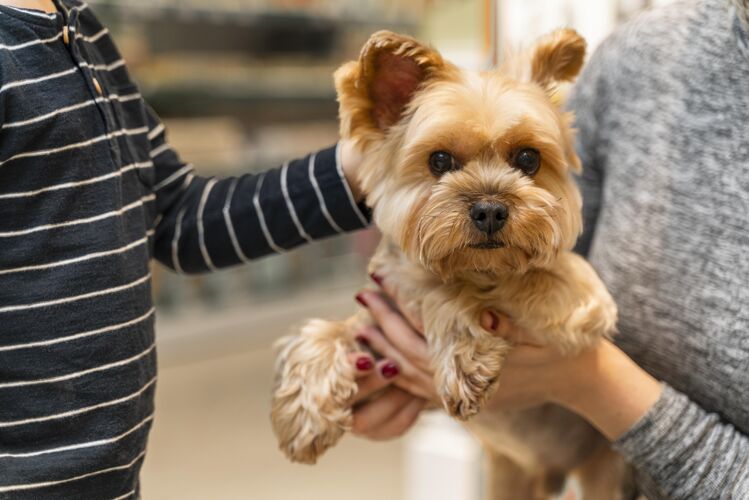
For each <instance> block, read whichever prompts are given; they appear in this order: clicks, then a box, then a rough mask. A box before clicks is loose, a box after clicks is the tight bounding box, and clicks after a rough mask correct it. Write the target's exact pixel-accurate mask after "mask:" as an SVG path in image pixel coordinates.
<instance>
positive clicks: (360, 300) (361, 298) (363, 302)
mask: <svg viewBox="0 0 749 500" xmlns="http://www.w3.org/2000/svg"><path fill="white" fill-rule="evenodd" d="M356 301H357V302H358V303H359V304H361V305H363V306H364V307H367V301H366V300H364V295H362V294H361V293H359V294H357V295H356Z"/></svg>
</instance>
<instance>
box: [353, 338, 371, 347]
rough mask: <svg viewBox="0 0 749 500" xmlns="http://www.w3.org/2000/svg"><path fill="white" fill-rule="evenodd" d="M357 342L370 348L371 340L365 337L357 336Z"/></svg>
mask: <svg viewBox="0 0 749 500" xmlns="http://www.w3.org/2000/svg"><path fill="white" fill-rule="evenodd" d="M356 341H357V342H359V343H360V344H361V345H363V346H367V347H369V339H368V338H367V337H365V336H364V335H357V337H356Z"/></svg>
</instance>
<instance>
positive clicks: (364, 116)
mask: <svg viewBox="0 0 749 500" xmlns="http://www.w3.org/2000/svg"><path fill="white" fill-rule="evenodd" d="M444 67H445V62H444V60H443V59H442V56H441V55H440V54H439V53H438V52H437V51H436V50H434V49H432V48H431V47H428V46H426V45H422V44H421V43H419V42H418V41H416V40H414V39H413V38H411V37H408V36H404V35H398V34H396V33H392V32H390V31H378V32H377V33H375V34H373V35H372V36H371V37H370V38H369V40H368V41H367V43H366V44H365V45H364V48H363V49H362V51H361V54H360V56H359V60H358V61H352V62H349V63H347V64H345V65H343V66H342V67H340V68H339V69H338V70H337V71H336V73H335V84H336V91H337V92H338V101H339V103H340V115H341V135H342V136H343V137H354V138H356V139H357V140H359V141H360V142H365V143H366V142H368V140H370V139H373V138H376V137H381V136H382V134H383V133H384V132H385V131H386V130H387V129H388V128H390V127H392V126H393V125H395V124H396V123H398V121H400V119H401V117H402V116H403V112H404V111H405V109H406V107H407V106H408V104H409V103H410V102H411V99H412V98H413V96H414V94H415V93H416V91H417V90H418V89H419V88H420V87H421V86H422V85H423V84H424V83H425V82H426V81H428V80H430V79H432V78H434V77H435V76H436V75H437V74H439V72H440V70H441V69H443V68H444Z"/></svg>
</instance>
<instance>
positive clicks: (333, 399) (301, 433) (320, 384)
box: [271, 320, 356, 464]
mask: <svg viewBox="0 0 749 500" xmlns="http://www.w3.org/2000/svg"><path fill="white" fill-rule="evenodd" d="M344 328H345V326H344V325H343V324H342V323H334V322H329V321H321V320H314V321H311V322H309V323H308V324H307V325H306V326H305V327H304V328H303V330H302V334H301V335H299V336H297V337H291V338H287V339H284V340H283V341H282V349H281V352H280V354H279V356H278V361H277V367H276V388H275V391H274V394H273V406H272V409H271V420H272V423H273V430H274V432H275V434H276V437H277V438H278V442H279V447H280V449H281V451H283V453H284V454H285V455H286V456H287V457H288V458H289V459H290V460H291V461H293V462H300V463H305V464H314V463H315V462H316V461H317V458H318V457H319V456H320V455H322V454H323V453H324V452H325V450H327V449H328V448H330V447H331V446H333V445H335V444H336V443H337V442H338V440H339V439H340V438H341V436H343V434H344V432H346V431H347V430H349V429H351V425H352V421H353V417H352V413H351V403H350V401H351V398H352V397H353V396H354V394H355V393H356V381H355V378H354V373H353V368H352V367H351V366H350V363H349V362H348V358H347V353H348V352H349V351H350V350H351V346H350V345H349V342H348V341H347V340H346V338H345V336H344V335H343V334H342V329H344Z"/></svg>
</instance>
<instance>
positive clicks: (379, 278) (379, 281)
mask: <svg viewBox="0 0 749 500" xmlns="http://www.w3.org/2000/svg"><path fill="white" fill-rule="evenodd" d="M369 277H370V278H371V279H372V281H374V282H375V283H377V284H378V285H380V286H382V276H378V275H376V274H375V273H372V274H370V275H369Z"/></svg>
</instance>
